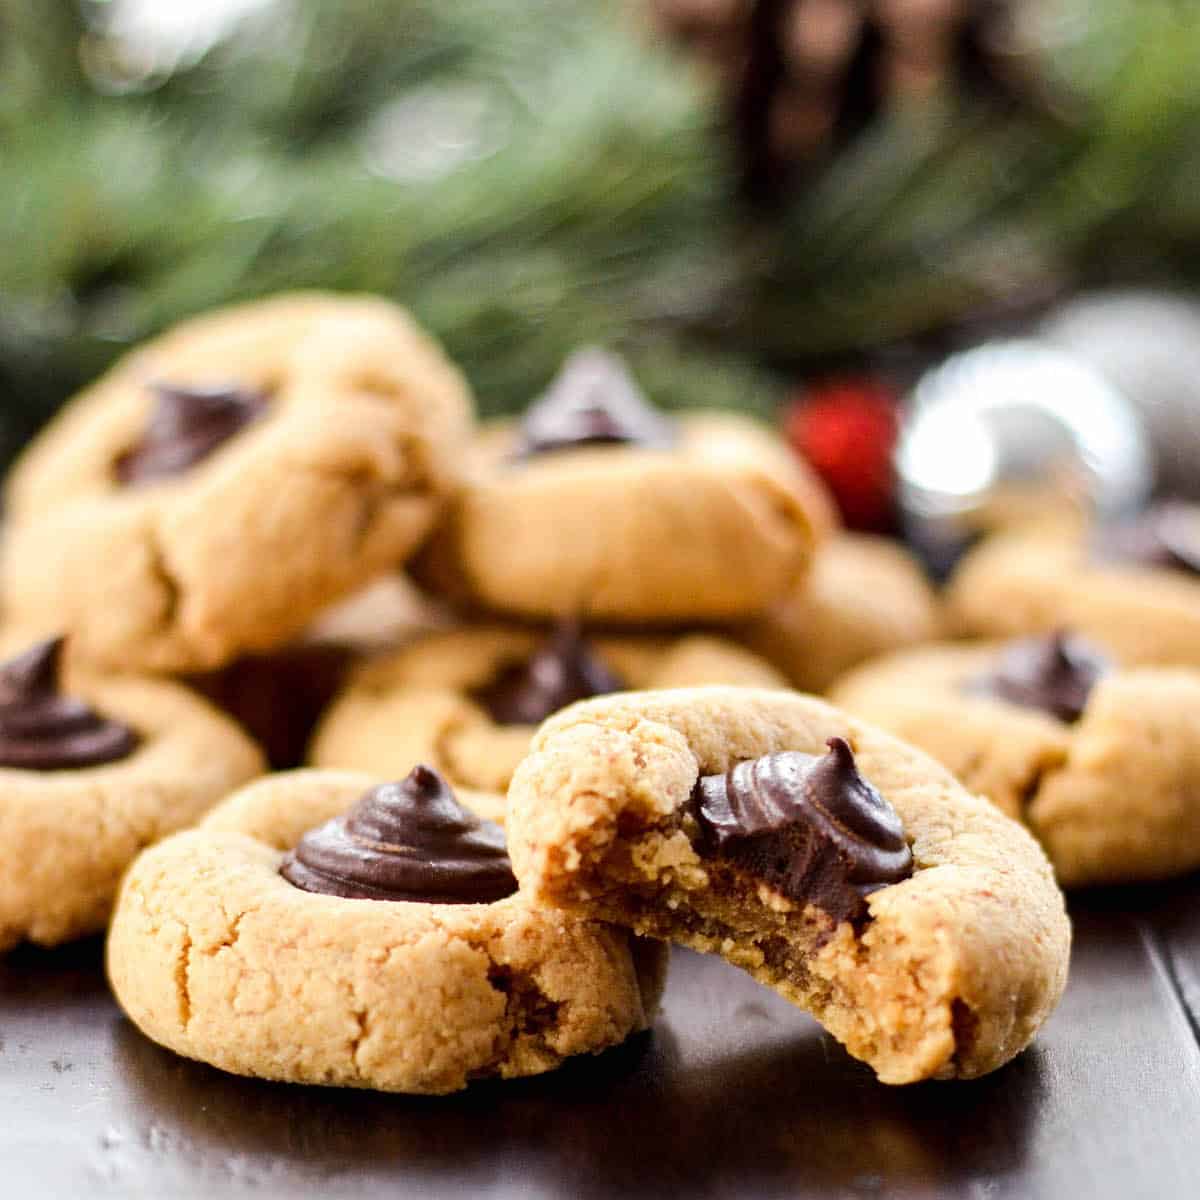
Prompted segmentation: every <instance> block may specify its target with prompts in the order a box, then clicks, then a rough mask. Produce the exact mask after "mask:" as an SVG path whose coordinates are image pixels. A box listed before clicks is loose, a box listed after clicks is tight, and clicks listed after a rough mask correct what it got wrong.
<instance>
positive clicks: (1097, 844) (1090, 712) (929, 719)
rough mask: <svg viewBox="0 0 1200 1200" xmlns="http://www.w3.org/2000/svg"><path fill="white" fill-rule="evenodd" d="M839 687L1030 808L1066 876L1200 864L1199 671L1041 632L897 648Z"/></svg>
mask: <svg viewBox="0 0 1200 1200" xmlns="http://www.w3.org/2000/svg"><path fill="white" fill-rule="evenodd" d="M833 698H834V699H835V701H836V702H837V703H838V704H840V705H842V706H843V707H844V708H846V709H848V710H850V711H851V712H854V713H857V714H858V715H859V716H861V717H863V718H864V719H866V720H869V721H872V722H874V723H876V724H878V725H881V726H882V727H883V728H885V729H887V730H890V731H891V732H892V733H895V734H896V735H897V736H898V737H902V738H904V739H905V740H906V741H909V742H911V743H912V744H913V745H916V746H919V747H921V748H922V749H923V750H926V751H928V752H929V753H930V754H932V755H934V757H935V758H937V759H939V760H940V761H941V762H943V763H944V764H945V765H946V766H947V767H949V768H950V770H951V771H953V772H954V773H955V774H956V775H957V776H958V778H959V779H960V780H962V782H963V783H964V784H965V785H966V786H967V787H968V788H970V789H971V791H973V792H979V793H981V794H982V795H984V796H987V797H988V798H989V799H990V800H992V801H993V802H994V803H995V804H997V805H998V806H999V807H1000V808H1001V809H1003V810H1004V811H1005V812H1006V813H1007V814H1008V815H1009V816H1011V817H1015V818H1016V819H1018V820H1020V821H1022V822H1023V823H1024V824H1025V825H1026V826H1027V827H1028V828H1029V829H1030V830H1031V831H1032V832H1033V834H1034V836H1035V837H1037V839H1038V840H1039V841H1040V842H1041V843H1042V846H1043V847H1044V848H1045V850H1046V853H1047V855H1048V856H1049V858H1050V861H1051V862H1052V863H1053V864H1054V868H1055V871H1056V872H1057V874H1058V879H1059V882H1060V883H1061V884H1062V885H1063V886H1064V887H1078V886H1082V885H1086V884H1103V883H1127V882H1130V881H1134V880H1147V879H1163V878H1167V877H1169V876H1172V875H1179V874H1182V873H1183V872H1185V871H1191V870H1194V869H1195V868H1197V867H1200V727H1198V726H1197V724H1196V716H1195V714H1196V713H1197V712H1200V672H1197V671H1194V670H1191V669H1189V668H1167V667H1142V668H1126V669H1122V668H1120V667H1117V666H1116V665H1115V664H1114V663H1113V662H1111V661H1110V660H1108V659H1107V657H1106V656H1105V655H1104V653H1103V651H1101V650H1100V649H1099V648H1098V647H1094V646H1090V645H1089V644H1088V643H1087V642H1086V641H1085V640H1084V639H1081V638H1078V637H1064V636H1062V635H1057V636H1056V635H1049V636H1045V635H1033V636H1030V637H1028V638H1022V639H1019V640H1017V641H1015V642H1011V643H983V644H980V643H967V644H943V645H937V646H928V647H924V648H922V649H919V650H911V651H907V652H903V653H900V654H896V655H892V656H889V657H887V658H884V659H881V660H879V661H878V662H876V663H871V664H868V665H867V666H864V667H862V668H860V669H859V670H858V671H855V672H853V673H852V674H850V675H849V676H848V677H847V678H846V679H844V680H843V681H842V682H841V683H840V684H839V685H838V687H837V688H835V689H834V693H833Z"/></svg>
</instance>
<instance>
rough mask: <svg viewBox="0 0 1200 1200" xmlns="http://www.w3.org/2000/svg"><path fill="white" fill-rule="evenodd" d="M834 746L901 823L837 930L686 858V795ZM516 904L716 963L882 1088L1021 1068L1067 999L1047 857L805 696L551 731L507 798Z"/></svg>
mask: <svg viewBox="0 0 1200 1200" xmlns="http://www.w3.org/2000/svg"><path fill="white" fill-rule="evenodd" d="M831 738H834V739H836V738H843V739H845V740H846V742H847V744H848V746H849V747H850V748H851V749H852V751H853V753H854V754H855V755H856V756H857V761H858V764H859V769H860V770H861V772H862V775H863V776H864V777H865V778H866V779H867V780H868V781H870V783H871V784H873V785H874V787H875V788H877V789H878V792H879V793H880V794H881V795H882V796H883V798H884V799H885V800H886V801H887V802H888V803H889V804H890V805H891V806H892V808H893V809H894V810H895V812H896V813H897V814H898V815H899V817H900V819H901V821H902V822H903V826H904V828H905V830H906V833H907V838H908V841H909V843H910V845H911V849H912V855H913V859H914V868H913V873H912V875H911V877H909V878H907V879H904V880H903V881H902V882H899V883H894V884H891V885H889V886H886V887H882V888H880V889H879V890H877V891H874V892H872V893H871V894H870V895H868V896H867V898H866V905H867V908H868V910H869V917H868V919H867V920H866V922H865V923H864V924H863V925H862V926H861V927H857V926H855V925H853V924H852V923H850V922H849V921H844V922H842V923H841V924H839V925H837V926H836V927H833V926H832V923H831V921H830V920H829V918H828V917H827V915H826V914H825V913H823V912H822V911H820V910H819V909H818V908H816V907H815V906H814V905H813V904H801V903H799V902H798V901H793V900H789V899H788V898H787V897H786V896H784V895H782V894H780V893H779V892H777V891H775V890H773V889H772V888H771V887H769V886H767V885H766V884H764V883H763V882H761V880H760V881H758V882H756V881H755V878H754V876H753V875H752V874H751V875H749V876H748V875H747V874H746V873H745V872H742V871H739V870H738V869H737V868H736V867H730V866H729V864H728V863H727V862H724V861H722V860H720V859H713V858H712V857H706V856H705V854H704V853H702V852H701V849H700V844H699V840H698V837H697V831H696V829H695V828H694V826H695V821H694V819H692V817H691V816H690V814H691V813H692V804H693V801H692V797H693V793H694V790H695V788H696V784H697V782H698V780H699V779H700V778H701V777H702V776H707V775H711V774H713V773H720V772H725V771H728V770H729V769H730V768H731V767H733V766H735V765H736V764H738V763H742V762H745V761H747V760H752V759H757V758H759V757H761V756H763V755H771V754H776V753H780V752H784V751H800V752H802V753H806V754H817V753H820V752H821V750H822V749H823V748H824V746H825V744H826V742H827V740H828V739H831ZM508 829H509V848H510V854H511V856H512V861H513V869H514V871H515V872H516V875H517V878H518V879H519V880H520V882H521V887H522V890H523V891H528V892H529V893H530V894H531V895H532V896H534V897H535V898H537V899H539V900H542V901H544V902H546V903H551V904H557V905H560V906H562V907H564V908H565V909H567V910H568V911H573V912H578V913H586V914H589V915H592V916H595V917H598V918H601V919H604V920H611V921H615V922H619V923H622V924H626V925H628V926H630V927H631V928H633V929H636V930H639V931H641V932H645V933H650V934H652V935H654V936H660V937H668V938H670V939H671V940H674V941H677V942H679V943H681V944H683V945H687V946H691V947H693V948H694V949H698V950H702V951H707V952H711V953H716V954H720V955H721V956H722V957H724V958H726V959H727V960H729V961H730V962H732V963H734V964H735V965H737V966H740V967H742V968H744V969H745V970H747V971H748V972H749V973H750V974H751V975H753V976H754V977H755V978H756V979H758V980H760V981H761V982H762V983H765V984H766V985H767V986H769V987H771V988H773V989H774V990H776V991H777V992H779V993H780V994H781V995H783V996H784V997H786V998H787V999H788V1000H790V1001H792V1002H793V1003H795V1004H798V1005H800V1006H801V1007H804V1008H807V1009H808V1010H809V1011H811V1012H812V1013H813V1014H814V1015H815V1016H816V1017H817V1019H818V1020H819V1021H820V1022H821V1023H822V1024H823V1025H824V1026H825V1027H826V1028H827V1029H828V1030H829V1031H830V1032H831V1033H832V1034H833V1035H834V1036H835V1037H836V1038H837V1039H838V1040H839V1041H841V1042H842V1043H843V1044H844V1045H845V1046H846V1047H847V1049H848V1050H849V1051H850V1053H851V1054H853V1055H854V1056H855V1057H857V1058H860V1059H862V1060H864V1061H865V1062H867V1063H868V1064H870V1066H871V1067H872V1068H873V1069H874V1070H875V1072H876V1073H877V1074H878V1076H879V1077H880V1079H882V1080H883V1081H884V1082H887V1083H910V1082H914V1081H916V1080H920V1079H926V1078H931V1077H936V1078H954V1077H958V1078H970V1077H973V1076H977V1075H981V1074H984V1073H985V1072H987V1071H991V1070H994V1069H995V1068H996V1067H998V1066H1000V1065H1001V1064H1003V1063H1004V1062H1006V1061H1008V1059H1010V1058H1012V1057H1013V1056H1014V1055H1015V1054H1017V1053H1018V1052H1019V1051H1020V1050H1022V1049H1023V1048H1024V1047H1025V1046H1026V1045H1027V1044H1028V1043H1029V1041H1030V1040H1031V1039H1032V1037H1033V1036H1034V1034H1035V1033H1036V1031H1037V1030H1038V1028H1039V1027H1040V1026H1041V1024H1042V1023H1043V1022H1044V1021H1045V1020H1046V1018H1047V1017H1048V1016H1049V1014H1050V1013H1051V1011H1052V1010H1053V1009H1054V1007H1055V1005H1056V1004H1057V1003H1058V1000H1059V998H1060V996H1061V994H1062V990H1063V987H1064V985H1065V982H1066V973H1067V959H1068V953H1069V947H1070V924H1069V922H1068V920H1067V916H1066V912H1065V907H1064V903H1063V898H1062V893H1061V892H1060V891H1059V889H1058V887H1057V886H1056V885H1055V882H1054V878H1053V874H1052V872H1051V869H1050V865H1049V863H1048V862H1047V861H1046V858H1045V855H1044V854H1043V853H1042V851H1041V849H1040V848H1039V847H1038V845H1037V843H1036V842H1035V841H1034V839H1033V838H1032V837H1031V836H1030V835H1029V833H1028V832H1027V831H1026V830H1024V829H1023V828H1022V827H1021V826H1020V825H1018V824H1017V823H1016V822H1015V821H1012V820H1010V819H1009V818H1008V817H1006V816H1004V815H1003V814H1002V813H1001V812H1000V811H999V810H998V809H997V808H996V807H994V806H993V805H991V804H989V803H988V802H987V801H985V800H983V799H982V798H980V797H976V796H973V795H971V794H969V793H968V792H967V791H966V790H965V789H964V788H963V787H962V786H961V785H960V784H959V783H957V782H956V781H955V780H954V779H953V777H952V776H951V775H950V773H949V772H948V771H946V769H945V768H944V767H942V766H941V765H940V764H938V763H937V762H935V761H934V760H933V759H931V758H929V757H928V756H927V755H925V754H923V753H922V752H920V751H918V750H915V749H913V748H911V747H909V746H907V745H905V744H903V743H902V742H899V741H898V740H896V739H895V738H893V737H891V736H889V735H887V734H885V733H882V732H880V731H879V730H877V729H874V728H873V727H871V726H869V725H866V724H864V723H861V722H859V721H858V720H856V719H855V718H853V717H849V716H847V715H845V714H844V713H842V712H840V711H838V710H837V709H835V708H833V707H832V706H830V705H828V704H825V703H823V702H821V701H819V700H816V699H814V698H812V697H808V696H800V695H796V694H794V693H785V692H761V691H755V690H750V689H743V690H737V689H728V688H696V689H684V690H679V691H667V692H649V693H642V694H640V695H627V696H614V697H602V698H599V699H595V700H590V701H585V702H583V703H580V704H577V705H574V706H573V707H571V708H569V709H566V710H565V711H564V712H562V713H560V714H558V716H556V717H553V718H552V719H551V720H550V721H548V722H547V723H546V724H545V725H544V726H543V727H542V728H541V730H540V731H539V733H538V735H537V737H536V738H535V739H534V744H533V748H532V751H531V753H530V755H529V757H528V758H526V759H525V761H524V762H523V763H522V764H521V766H520V767H519V768H518V770H517V772H516V775H515V776H514V778H513V783H512V787H511V789H510V791H509V816H508Z"/></svg>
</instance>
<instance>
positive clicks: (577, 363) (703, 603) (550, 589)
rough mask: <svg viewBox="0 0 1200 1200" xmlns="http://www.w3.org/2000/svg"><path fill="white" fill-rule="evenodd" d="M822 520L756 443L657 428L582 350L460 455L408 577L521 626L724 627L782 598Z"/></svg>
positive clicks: (810, 485)
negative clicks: (456, 487) (520, 410)
mask: <svg viewBox="0 0 1200 1200" xmlns="http://www.w3.org/2000/svg"><path fill="white" fill-rule="evenodd" d="M829 520H830V518H829V510H828V503H827V501H826V499H825V497H824V494H823V492H822V490H821V488H820V485H819V484H818V483H817V482H816V481H815V479H814V478H813V477H812V476H810V475H809V474H808V472H807V471H806V470H805V469H804V468H803V467H801V466H800V464H799V463H798V462H797V461H796V459H795V457H794V456H793V455H792V454H791V453H790V452H789V451H788V449H787V448H786V447H785V446H784V444H783V443H782V442H781V441H780V440H779V439H778V438H776V437H775V436H773V435H772V434H770V433H769V432H768V431H767V430H765V429H763V428H761V427H760V426H758V425H757V424H755V423H754V422H752V421H750V420H748V419H746V418H744V417H740V416H734V415H732V414H727V413H716V412H695V413H691V414H688V415H675V416H672V417H667V416H666V415H665V414H662V413H659V412H657V411H655V410H654V409H652V408H651V407H650V406H649V405H648V404H647V402H646V401H645V400H644V398H642V397H641V395H640V394H639V393H638V392H637V389H636V385H635V384H634V383H633V381H632V380H631V379H630V378H629V376H628V375H627V374H626V373H625V369H624V367H623V365H622V364H621V362H620V360H619V359H616V358H614V357H613V356H611V355H607V354H604V353H602V352H599V351H583V352H580V353H579V354H577V355H575V356H574V357H572V358H571V359H570V360H568V362H567V364H566V365H565V367H564V368H563V371H562V374H561V375H560V376H559V378H558V379H557V380H556V381H555V382H554V384H552V386H551V388H550V390H549V392H548V393H547V394H546V395H545V397H543V398H542V399H541V400H540V401H538V403H536V404H535V405H533V407H532V408H531V409H530V410H529V412H528V413H527V414H526V416H525V419H524V421H523V423H522V424H521V425H520V426H518V427H515V428H513V427H496V428H492V429H490V430H488V431H486V432H485V433H484V434H482V435H481V436H480V437H479V438H478V439H477V440H476V442H475V444H474V447H473V450H472V453H471V454H470V456H469V465H468V473H467V479H466V482H465V484H464V485H463V487H462V489H461V490H460V491H459V493H458V494H457V496H456V497H455V500H454V502H453V503H452V505H451V507H450V508H449V509H448V511H447V514H446V517H445V519H444V520H443V521H442V522H441V523H440V524H439V526H438V529H437V531H436V532H435V534H434V536H433V538H432V540H431V543H430V546H429V548H428V551H427V552H426V553H425V554H423V556H422V557H421V559H420V560H419V562H418V566H417V568H416V570H417V571H418V572H419V574H420V575H421V576H422V577H423V578H424V579H425V581H426V582H427V583H428V584H430V586H431V590H433V591H435V592H437V593H439V594H444V595H447V596H450V597H453V598H455V599H456V600H457V601H458V602H459V603H460V604H464V605H468V606H476V607H479V608H483V609H491V610H493V611H496V612H501V613H508V614H513V615H516V616H521V617H529V618H537V619H547V618H549V619H554V618H558V617H563V616H577V617H580V618H583V619H590V620H599V621H610V622H618V623H620V622H662V623H666V622H678V621H694V620H728V619H733V618H738V617H745V616H748V615H750V614H754V613H758V612H760V611H762V610H763V609H764V608H766V607H767V606H768V605H769V604H771V603H772V602H773V601H774V600H776V599H778V598H779V597H780V596H782V595H783V594H784V593H786V592H787V591H788V589H789V588H791V587H793V586H795V585H796V584H797V582H798V581H799V580H800V579H801V578H802V577H803V575H804V574H805V572H806V570H807V569H808V565H809V562H810V560H811V558H812V554H813V551H814V549H815V547H816V545H817V543H818V541H819V540H820V539H821V537H822V535H823V531H824V529H825V527H826V525H827V524H828V523H829Z"/></svg>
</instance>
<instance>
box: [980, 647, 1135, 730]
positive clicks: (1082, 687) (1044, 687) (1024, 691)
mask: <svg viewBox="0 0 1200 1200" xmlns="http://www.w3.org/2000/svg"><path fill="white" fill-rule="evenodd" d="M1110 669H1111V668H1110V664H1109V661H1108V659H1107V658H1105V656H1104V655H1103V654H1102V653H1101V652H1100V651H1099V650H1098V649H1097V648H1096V647H1095V646H1093V645H1091V644H1090V643H1089V642H1087V641H1085V640H1084V639H1083V638H1080V637H1074V636H1071V635H1068V634H1065V633H1062V632H1061V631H1060V632H1058V633H1052V634H1049V635H1047V636H1043V637H1028V638H1020V639H1019V640H1017V641H1015V642H1010V643H1009V644H1008V645H1007V646H1006V647H1005V648H1004V650H1003V651H1002V652H1001V654H1000V657H999V659H998V660H997V661H996V665H995V666H994V667H993V668H992V670H991V671H989V672H988V673H987V674H986V675H982V676H979V677H978V678H976V679H972V680H969V681H968V682H967V685H966V686H967V690H968V691H971V692H976V693H978V694H981V695H986V696H994V697H996V698H997V699H999V700H1007V701H1008V703H1010V704H1019V705H1021V706H1022V707H1024V708H1036V709H1040V710H1041V711H1042V712H1047V713H1050V714H1051V715H1052V716H1055V717H1057V718H1058V719H1059V720H1060V721H1077V720H1079V718H1080V716H1081V715H1082V714H1083V710H1084V709H1085V708H1086V707H1087V701H1088V696H1089V695H1090V694H1091V691H1092V688H1093V687H1095V686H1096V682H1097V680H1099V679H1100V677H1101V676H1102V675H1105V674H1107V673H1108V671H1109V670H1110Z"/></svg>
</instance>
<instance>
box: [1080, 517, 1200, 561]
mask: <svg viewBox="0 0 1200 1200" xmlns="http://www.w3.org/2000/svg"><path fill="white" fill-rule="evenodd" d="M1093 550H1094V552H1095V556H1096V557H1097V558H1099V559H1100V560H1101V561H1108V562H1124V563H1132V564H1134V565H1135V566H1143V567H1167V568H1170V569H1171V570H1175V571H1187V572H1189V573H1190V574H1193V575H1200V513H1198V512H1197V511H1196V510H1195V509H1194V508H1193V507H1192V506H1191V505H1188V504H1183V503H1181V502H1180V501H1178V500H1168V501H1165V502H1163V503H1162V504H1156V505H1154V506H1152V507H1151V508H1149V509H1148V510H1147V511H1146V512H1145V513H1143V514H1142V516H1140V517H1137V518H1135V519H1134V520H1132V521H1120V522H1116V523H1114V524H1112V525H1105V526H1102V527H1101V528H1100V530H1099V531H1098V532H1097V534H1096V537H1095V541H1094V544H1093Z"/></svg>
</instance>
